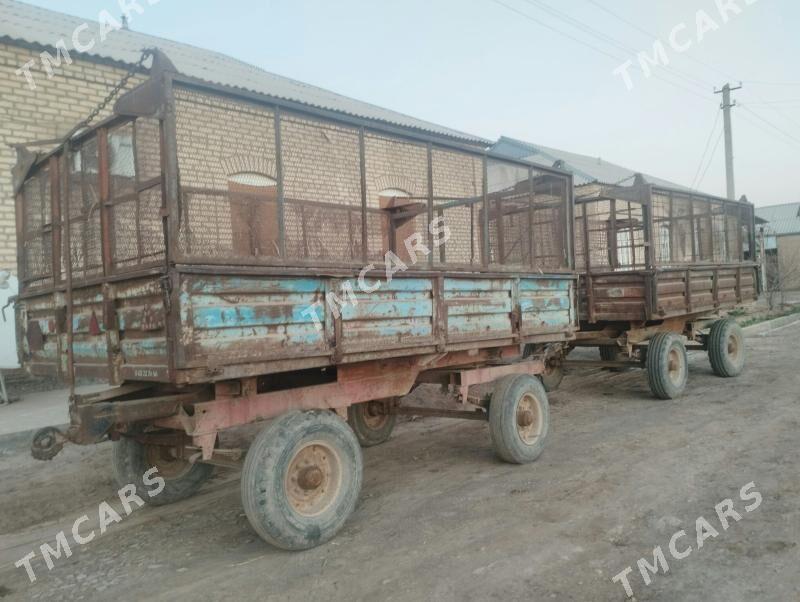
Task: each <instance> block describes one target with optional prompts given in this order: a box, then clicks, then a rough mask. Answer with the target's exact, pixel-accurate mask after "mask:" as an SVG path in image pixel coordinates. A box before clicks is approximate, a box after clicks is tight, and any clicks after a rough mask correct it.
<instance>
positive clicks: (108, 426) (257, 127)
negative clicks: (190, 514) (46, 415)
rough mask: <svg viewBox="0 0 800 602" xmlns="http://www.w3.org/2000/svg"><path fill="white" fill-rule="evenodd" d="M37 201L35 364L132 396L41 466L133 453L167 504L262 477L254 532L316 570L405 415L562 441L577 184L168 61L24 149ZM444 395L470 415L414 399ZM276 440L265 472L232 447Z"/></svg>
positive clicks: (91, 403)
mask: <svg viewBox="0 0 800 602" xmlns="http://www.w3.org/2000/svg"><path fill="white" fill-rule="evenodd" d="M15 188H16V194H17V232H18V244H19V273H20V275H21V283H22V287H21V293H20V295H19V299H18V300H17V303H16V318H17V331H18V342H19V349H20V354H21V356H22V357H21V360H22V362H23V365H24V366H25V367H26V368H27V369H28V370H29V371H30V372H31V373H32V374H39V375H48V376H59V377H61V378H63V379H65V380H66V381H68V382H69V383H71V384H72V385H73V386H74V383H75V382H76V380H78V379H82V378H93V379H104V380H106V381H107V382H109V383H110V384H111V385H112V388H110V389H108V390H106V391H103V392H101V393H97V394H93V395H77V394H74V390H73V395H72V396H71V398H70V401H69V403H70V420H71V424H70V426H69V429H68V430H67V431H66V432H65V433H61V432H58V431H56V430H54V429H48V430H45V431H43V432H41V433H40V434H38V435H37V437H36V438H35V440H34V446H33V451H34V454H35V455H37V457H40V458H43V459H49V458H52V457H53V456H54V455H55V454H56V453H57V452H58V450H59V449H60V448H61V446H62V445H63V443H64V442H66V441H70V442H74V443H79V444H91V443H95V442H99V441H102V440H105V439H111V440H112V441H113V442H114V443H113V445H114V453H113V458H114V462H113V464H114V470H115V473H116V476H117V479H118V480H119V481H120V482H121V483H133V484H137V483H141V481H142V478H143V473H144V472H145V470H147V469H148V468H149V467H151V466H155V467H157V468H158V470H159V472H160V473H161V475H162V476H163V477H164V478H165V479H166V488H165V489H164V491H163V492H162V493H161V494H159V496H158V497H156V498H153V499H152V500H151V501H152V502H153V503H168V502H173V501H176V500H178V499H182V498H184V497H187V496H189V495H192V494H193V493H194V492H195V491H196V490H197V488H198V487H199V485H200V484H201V483H202V482H203V481H204V480H205V479H206V478H208V476H209V474H210V470H211V467H212V466H213V465H214V464H219V465H223V466H230V465H239V464H243V474H242V485H241V487H242V499H243V504H244V507H245V511H246V513H247V516H248V518H249V519H250V522H251V523H252V525H253V528H254V529H255V530H256V531H257V532H258V533H259V535H261V536H262V537H263V538H264V539H265V540H266V541H268V542H271V543H273V544H275V545H277V546H280V547H283V548H287V549H301V548H307V547H311V546H314V545H317V544H319V543H322V542H323V541H326V540H327V539H329V538H331V537H332V536H333V535H334V534H335V533H336V531H337V530H338V529H339V528H340V527H341V526H342V524H343V523H344V521H345V520H346V518H347V516H348V515H349V513H350V512H351V511H352V510H353V508H354V505H355V502H356V499H357V497H358V494H359V489H360V484H361V471H362V458H361V451H360V447H359V443H360V444H361V445H373V444H376V443H380V442H382V441H385V440H386V439H387V438H388V436H389V434H390V432H391V430H392V427H393V425H394V423H395V420H396V416H397V415H398V414H404V413H409V412H411V413H420V414H435V415H443V416H452V417H456V418H473V419H480V420H487V421H488V423H489V430H490V434H491V438H492V441H493V444H494V447H495V449H496V451H497V453H498V455H499V456H500V457H501V458H502V459H504V460H507V461H510V462H517V463H522V462H530V461H532V460H534V459H535V458H536V457H537V456H538V455H539V453H540V452H541V450H542V448H543V446H544V444H545V440H546V438H547V433H548V427H549V414H548V405H547V396H546V393H545V391H544V389H543V387H542V385H541V384H540V382H539V380H537V378H535V377H536V376H537V375H546V373H547V372H548V366H549V365H551V364H552V358H553V357H560V356H561V355H562V354H563V348H564V346H565V345H567V344H568V343H569V342H570V341H572V340H573V339H574V338H575V332H576V330H577V326H578V315H577V310H576V299H577V291H576V288H577V276H576V275H575V270H574V261H573V245H572V240H573V235H572V230H571V228H572V224H573V215H572V209H573V208H572V197H571V195H572V180H571V176H570V175H569V174H568V173H565V172H562V171H559V170H556V169H551V168H546V167H540V166H537V165H533V164H530V163H526V162H522V161H515V160H508V159H504V158H500V157H497V156H494V155H493V154H491V153H488V152H486V151H485V150H484V149H482V148H476V147H475V146H470V145H468V144H465V143H464V142H463V141H459V140H454V139H448V138H447V137H445V136H441V135H433V134H430V133H426V132H423V131H417V130H412V129H409V128H401V127H398V126H393V125H390V124H386V123H382V122H379V121H375V120H369V119H362V118H356V117H353V116H351V115H346V114H339V113H334V112H331V111H323V110H318V109H315V108H313V107H309V106H305V105H300V104H298V103H294V102H289V101H285V100H281V99H279V98H273V97H266V96H262V95H258V94H254V93H249V92H246V91H243V90H240V89H231V88H226V87H223V86H217V85H212V84H208V83H205V82H201V81H197V80H194V79H191V78H188V77H185V76H183V75H181V74H180V73H178V71H177V70H176V69H175V68H174V66H173V65H172V64H171V63H170V62H169V59H168V58H167V57H166V56H164V55H163V54H162V53H160V52H157V51H156V52H155V56H154V59H153V67H152V69H151V76H150V78H149V79H148V80H147V81H146V82H145V83H143V84H142V85H140V86H138V87H136V88H134V89H132V90H130V91H128V92H127V93H125V94H124V95H122V96H121V97H120V98H119V99H118V100H117V102H116V104H115V107H114V114H113V115H112V116H111V117H110V118H108V119H106V120H105V121H103V122H101V123H99V124H98V125H96V126H93V127H91V128H87V129H84V130H83V131H81V132H79V133H76V134H75V135H74V136H71V137H70V138H69V140H68V141H67V142H66V143H65V144H64V145H62V146H61V147H60V148H58V149H56V150H54V151H52V152H50V153H49V154H45V155H36V156H34V155H31V154H28V153H26V152H20V157H19V161H18V164H17V166H16V168H15ZM493 381H498V385H497V386H496V387H495V391H494V393H493V394H492V396H491V399H487V398H485V397H480V396H478V395H477V394H476V392H475V385H478V384H481V383H488V382H493ZM423 382H425V383H438V384H440V385H442V386H443V387H445V388H446V389H447V390H448V391H450V392H451V393H452V399H453V403H452V405H451V407H450V408H445V409H442V408H438V409H436V410H433V409H430V408H407V407H404V406H403V405H401V404H399V403H398V401H397V400H398V399H399V398H400V397H402V396H404V395H406V394H408V393H409V392H410V391H411V390H412V389H413V388H414V387H415V386H417V385H418V384H419V383H423ZM266 420H270V422H269V423H268V424H267V425H266V426H265V428H264V430H263V431H262V432H261V433H260V434H259V435H258V436H257V438H256V440H255V441H254V443H253V444H252V446H251V447H250V448H249V451H247V452H246V453H245V452H244V451H242V450H239V449H226V448H225V447H224V446H223V445H222V444H221V440H220V437H219V434H220V433H221V432H222V431H224V430H226V429H231V428H234V427H237V426H241V425H245V424H249V423H254V422H259V421H266ZM348 425H349V426H348Z"/></svg>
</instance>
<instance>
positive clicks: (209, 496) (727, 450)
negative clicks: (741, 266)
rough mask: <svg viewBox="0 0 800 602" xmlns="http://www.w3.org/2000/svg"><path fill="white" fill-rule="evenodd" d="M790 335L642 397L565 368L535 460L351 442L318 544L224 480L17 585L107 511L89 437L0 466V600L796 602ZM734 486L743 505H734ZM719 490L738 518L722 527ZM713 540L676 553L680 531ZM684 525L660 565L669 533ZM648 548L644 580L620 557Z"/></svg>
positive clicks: (402, 432) (630, 385) (480, 445)
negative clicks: (750, 504) (353, 491)
mask: <svg viewBox="0 0 800 602" xmlns="http://www.w3.org/2000/svg"><path fill="white" fill-rule="evenodd" d="M798 338H800V324H797V323H795V324H794V325H790V326H785V327H782V328H779V329H777V330H774V331H772V332H769V333H767V335H766V336H757V335H749V336H748V345H749V350H750V356H749V364H748V368H747V371H746V373H745V374H744V375H743V376H741V377H740V378H737V379H730V380H723V379H719V378H717V377H715V376H714V375H713V374H712V373H711V369H710V367H709V365H708V361H707V359H706V358H705V356H704V355H702V354H694V355H693V356H692V366H691V367H692V373H691V376H690V379H691V382H690V387H689V392H688V394H687V395H686V396H685V397H683V398H682V399H680V400H678V401H674V402H663V401H656V400H654V399H652V398H651V397H650V395H649V392H648V389H647V383H646V379H645V377H644V374H643V373H641V372H638V371H635V372H628V373H621V374H618V373H607V372H599V371H592V372H589V373H582V374H573V375H568V377H567V379H566V380H565V382H564V385H563V387H562V389H561V390H559V391H558V392H556V393H553V394H552V395H551V408H552V409H551V411H552V432H551V438H550V441H549V445H548V448H547V450H546V452H545V454H544V455H543V456H542V458H540V460H539V461H538V462H536V463H534V464H532V465H528V466H512V465H508V464H503V463H501V462H499V461H498V460H496V459H495V457H494V455H493V453H492V450H491V446H490V442H489V436H488V429H487V426H486V425H485V424H483V423H476V422H471V421H465V422H461V421H451V420H445V419H427V420H419V421H414V422H406V423H403V424H401V425H399V426H398V428H397V430H396V433H395V435H394V437H393V438H392V440H391V441H389V442H388V443H386V444H384V445H382V446H379V447H377V448H371V449H368V450H365V482H364V489H363V492H362V497H361V501H360V503H359V506H358V508H357V509H356V512H355V513H354V514H353V516H352V517H351V519H350V520H349V521H348V523H347V525H346V526H345V528H344V530H343V531H342V532H341V533H340V534H339V536H338V537H337V538H335V539H334V540H333V541H332V542H330V543H328V544H326V545H323V546H321V547H319V548H316V549H314V550H310V551H307V552H302V553H287V552H281V551H278V550H275V549H273V548H270V547H269V546H268V545H266V544H264V543H263V542H262V541H261V540H260V539H258V537H257V536H256V535H255V534H254V533H253V531H252V530H251V529H250V527H249V525H248V523H247V520H246V518H245V517H244V515H243V513H242V508H241V504H240V501H239V490H238V477H237V474H236V473H235V472H233V471H224V470H221V471H219V472H218V474H217V475H216V476H215V477H214V479H213V480H212V481H211V482H209V483H208V484H207V485H206V486H205V487H204V489H203V491H202V492H201V493H200V494H199V495H197V496H196V497H195V498H193V499H191V500H187V501H185V502H182V503H179V504H175V505H173V506H169V507H162V508H144V509H141V510H137V511H136V512H134V513H133V514H132V515H131V516H130V517H127V518H125V519H124V520H123V522H122V523H120V524H115V525H112V526H111V527H110V528H109V530H108V532H107V533H106V534H105V535H104V536H102V537H98V538H97V539H95V540H94V541H92V542H91V543H89V544H87V545H85V546H82V547H80V548H77V549H76V550H75V553H74V554H73V555H72V556H71V557H70V558H61V559H60V560H56V564H55V568H54V569H53V570H52V571H48V570H47V569H46V567H45V566H44V563H43V562H42V561H41V559H37V560H36V561H35V562H34V567H35V568H36V571H37V577H38V580H37V581H36V583H35V584H33V585H31V584H30V583H29V582H28V580H27V578H26V576H25V572H24V570H22V569H16V568H14V567H13V563H14V561H15V560H17V559H18V558H20V557H22V556H23V555H25V554H26V553H27V552H29V551H31V550H33V549H38V546H39V545H40V544H41V543H44V542H50V543H54V539H55V532H56V531H58V530H59V529H60V528H64V527H69V526H70V525H71V524H72V522H73V521H74V520H75V518H77V517H79V516H80V515H82V514H84V513H87V514H89V515H90V516H92V515H94V516H95V518H94V519H93V520H94V521H95V522H96V520H97V519H96V515H97V504H98V503H99V502H100V501H102V500H103V499H108V500H112V499H113V498H114V496H115V488H114V486H113V485H112V481H111V470H110V465H109V457H110V448H109V446H108V444H105V445H99V446H96V447H91V448H77V447H71V448H67V449H65V451H64V452H63V453H62V454H61V455H60V456H58V457H57V458H56V459H55V460H53V461H52V462H50V463H39V462H36V461H34V460H32V459H30V458H28V457H26V456H24V455H12V456H5V457H2V458H0V508H1V509H2V511H1V512H0V597H4V596H5V599H8V600H28V599H34V600H51V599H52V600H58V599H75V600H77V599H109V598H114V599H117V600H132V599H159V600H161V599H163V600H167V599H169V600H173V599H183V598H190V599H193V600H218V599H222V598H228V597H230V598H240V599H245V600H255V599H259V600H494V599H497V600H534V601H538V600H580V601H583V600H620V601H621V600H625V599H626V595H625V593H624V591H623V589H622V587H621V586H620V585H618V584H615V583H613V582H612V581H611V577H612V576H613V575H615V574H617V573H618V572H620V571H621V570H623V569H624V568H625V567H627V566H633V572H632V573H631V575H630V580H631V584H632V586H633V589H634V594H635V596H636V599H637V600H670V601H672V600H675V601H678V600H680V601H691V600H702V601H704V602H708V601H716V600H720V601H722V600H725V601H736V600H759V601H761V600H768V601H770V600H775V601H778V600H780V601H785V600H800V571H798V567H800V549H799V548H798V542H800V497H798V496H800V462H798V457H797V456H798V433H799V432H800V370H798V366H800V362H799V361H798V360H799V359H800V352H798V347H797V343H796V341H797V340H798ZM750 482H754V483H755V489H756V490H758V491H759V492H760V493H761V495H762V497H763V501H762V503H761V505H760V506H759V507H758V508H755V509H753V510H752V511H751V512H749V513H748V512H746V511H745V510H744V506H745V502H743V501H741V500H740V496H739V491H740V488H741V487H742V486H744V485H745V484H747V483H750ZM726 498H732V499H733V500H734V507H735V509H736V510H737V511H739V512H740V514H741V515H742V518H741V520H740V521H739V522H734V521H731V524H730V526H729V528H728V529H727V530H723V529H722V528H721V525H720V523H719V520H718V518H717V516H716V512H715V510H714V506H715V505H716V504H718V503H719V502H721V501H722V500H724V499H726ZM700 516H703V517H705V518H706V519H708V521H709V523H710V524H711V525H712V526H714V527H715V528H716V529H717V530H718V531H719V534H718V535H717V536H716V537H711V538H709V539H708V540H706V541H705V542H704V546H703V547H702V549H696V548H697V546H696V541H693V540H694V539H695V537H696V535H695V525H696V519H697V518H698V517H700ZM679 529H685V530H686V532H687V533H688V536H687V537H686V538H683V539H681V540H680V545H679V546H678V547H679V548H680V549H683V548H685V547H687V546H688V545H691V546H692V548H694V549H693V551H692V553H691V554H690V555H689V556H688V557H687V558H685V559H683V560H674V559H672V558H671V557H670V556H669V553H668V552H667V546H668V543H669V540H670V537H671V536H672V535H673V533H675V532H676V531H678V530H679ZM658 545H660V546H662V547H663V549H664V550H665V553H667V560H668V562H669V568H670V570H669V572H668V573H667V574H665V575H664V574H658V575H656V576H654V577H653V580H652V583H651V584H650V585H649V586H645V585H644V583H643V581H642V578H641V576H639V574H638V570H637V569H636V561H637V560H638V559H639V558H640V557H647V558H648V559H649V560H650V561H651V562H652V554H653V548H654V547H655V546H658Z"/></svg>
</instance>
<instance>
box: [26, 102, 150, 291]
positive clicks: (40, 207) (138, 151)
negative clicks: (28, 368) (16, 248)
mask: <svg viewBox="0 0 800 602" xmlns="http://www.w3.org/2000/svg"><path fill="white" fill-rule="evenodd" d="M162 184H163V176H162V168H161V126H160V122H159V121H158V120H157V119H146V118H140V119H137V120H136V121H135V122H134V121H128V122H123V123H121V124H119V125H116V126H114V127H112V128H110V129H107V128H102V129H101V130H97V131H94V132H92V133H91V135H85V136H84V137H82V138H81V140H80V141H78V142H73V143H71V144H70V145H68V148H67V149H66V151H64V152H61V153H60V154H55V155H53V156H52V157H50V158H49V159H48V160H47V161H46V162H44V163H42V164H41V165H40V166H39V167H38V168H35V169H34V170H33V172H32V173H31V174H29V176H28V179H27V180H26V182H25V183H24V185H23V187H22V192H21V197H22V207H21V209H22V220H21V221H22V236H21V239H22V240H21V249H22V252H21V255H22V256H21V261H20V269H21V273H22V276H23V278H22V279H23V283H24V286H23V289H24V290H25V289H30V288H34V287H37V286H39V287H41V286H51V285H54V284H56V283H58V282H61V281H63V280H64V279H65V278H66V277H67V269H69V277H70V278H71V279H72V280H73V281H75V282H86V281H89V280H95V279H97V278H100V277H103V276H105V275H110V274H111V273H120V272H123V271H125V270H129V269H139V268H142V267H146V266H152V265H157V264H159V263H161V262H163V260H164V253H165V244H164V231H163V230H164V227H163V217H162V207H163V190H162ZM104 190H105V191H106V192H105V193H104V192H103V191H104ZM104 194H105V195H106V197H107V198H104ZM104 211H107V212H108V220H107V221H108V224H107V225H106V226H104V225H103V223H104V219H105V218H104ZM104 228H107V229H108V232H107V234H105V235H104ZM62 246H63V248H62ZM105 247H107V249H106V248H105ZM106 259H107V265H106V261H105V260H106Z"/></svg>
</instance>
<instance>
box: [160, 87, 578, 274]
mask: <svg viewBox="0 0 800 602" xmlns="http://www.w3.org/2000/svg"><path fill="white" fill-rule="evenodd" d="M175 98H176V114H177V146H178V167H179V170H180V182H181V207H182V214H181V227H180V250H181V251H182V253H183V254H184V259H185V260H186V261H188V262H192V261H212V262H219V263H225V262H234V263H236V262H244V263H248V264H252V263H268V264H283V265H291V264H300V265H311V264H321V265H328V264H337V265H338V264H342V265H364V263H365V262H375V261H383V260H384V259H385V256H386V254H387V253H390V252H391V253H393V254H394V256H395V259H396V260H399V261H402V262H404V263H406V264H409V263H411V264H418V263H421V265H424V266H427V267H433V268H454V269H488V268H489V267H490V266H493V267H498V268H502V269H506V268H507V269H539V270H546V269H551V270H569V269H570V261H569V258H570V248H569V231H568V226H569V224H568V223H567V222H568V217H567V216H568V215H569V178H568V177H567V176H565V175H562V174H557V173H553V172H548V171H541V172H540V171H538V170H535V169H533V168H531V167H530V166H528V165H521V164H520V163H518V162H517V163H515V162H512V161H501V160H499V159H494V158H488V159H487V158H486V157H485V156H484V153H483V152H480V151H477V150H476V151H472V152H470V151H469V150H458V149H453V148H445V147H443V146H441V145H438V144H435V143H430V142H423V141H419V140H415V139H414V138H413V137H412V136H408V137H403V136H400V135H398V136H395V135H389V134H386V133H383V132H378V131H375V130H371V129H369V128H366V127H364V126H361V127H358V126H352V125H348V124H343V123H339V122H336V121H333V120H327V119H324V118H320V117H317V116H309V115H305V114H299V113H296V112H292V111H280V110H278V109H276V108H274V107H268V106H261V105H259V104H257V103H255V102H249V101H245V100H234V99H231V98H227V97H222V96H218V95H215V94H212V93H210V92H201V91H199V90H197V89H193V88H191V89H190V88H184V87H181V86H178V87H177V88H176V92H175ZM436 228H441V229H442V230H443V231H446V232H447V233H448V236H447V237H446V239H445V240H439V238H438V237H436V236H435V232H434V230H435V229H436Z"/></svg>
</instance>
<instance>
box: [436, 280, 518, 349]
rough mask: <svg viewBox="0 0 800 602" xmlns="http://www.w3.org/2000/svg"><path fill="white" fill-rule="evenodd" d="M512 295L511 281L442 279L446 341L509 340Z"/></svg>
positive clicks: (510, 334)
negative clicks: (445, 316) (445, 314)
mask: <svg viewBox="0 0 800 602" xmlns="http://www.w3.org/2000/svg"><path fill="white" fill-rule="evenodd" d="M513 293H514V279H513V278H445V280H444V302H445V306H446V308H447V340H448V341H451V342H464V341H470V340H485V339H505V338H509V337H511V336H512V335H513V330H512V323H511V312H512V309H513V307H514V298H513Z"/></svg>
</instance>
